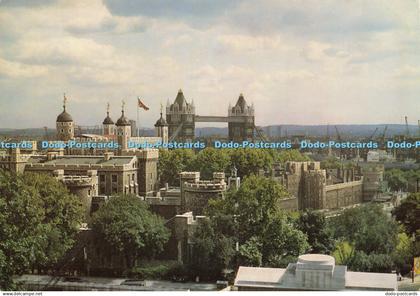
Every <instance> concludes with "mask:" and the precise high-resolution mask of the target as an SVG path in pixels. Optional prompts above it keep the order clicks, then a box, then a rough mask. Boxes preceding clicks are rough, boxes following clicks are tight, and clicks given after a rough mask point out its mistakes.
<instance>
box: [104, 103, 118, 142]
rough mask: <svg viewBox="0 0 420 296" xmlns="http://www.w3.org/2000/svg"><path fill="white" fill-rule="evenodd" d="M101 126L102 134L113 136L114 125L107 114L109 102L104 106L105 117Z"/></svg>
mask: <svg viewBox="0 0 420 296" xmlns="http://www.w3.org/2000/svg"><path fill="white" fill-rule="evenodd" d="M102 126H103V135H104V136H113V135H115V125H114V121H113V120H112V119H111V117H110V116H109V103H108V105H107V108H106V117H105V119H104V121H103V122H102Z"/></svg>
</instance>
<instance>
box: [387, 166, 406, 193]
mask: <svg viewBox="0 0 420 296" xmlns="http://www.w3.org/2000/svg"><path fill="white" fill-rule="evenodd" d="M385 180H386V181H387V182H388V186H389V187H390V188H391V190H393V191H398V190H405V189H406V188H407V178H406V175H405V173H404V172H403V171H401V170H399V169H391V170H389V171H386V172H385Z"/></svg>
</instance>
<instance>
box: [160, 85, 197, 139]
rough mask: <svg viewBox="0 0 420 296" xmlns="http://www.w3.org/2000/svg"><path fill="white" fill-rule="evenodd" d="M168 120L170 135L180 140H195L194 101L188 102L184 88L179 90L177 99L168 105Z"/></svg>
mask: <svg viewBox="0 0 420 296" xmlns="http://www.w3.org/2000/svg"><path fill="white" fill-rule="evenodd" d="M166 122H167V123H168V134H169V137H171V138H172V137H174V138H176V139H177V140H179V141H186V142H191V141H194V138H195V107H194V103H193V102H191V103H188V102H187V100H186V99H185V97H184V93H183V92H182V89H180V90H179V91H178V94H177V95H176V98H175V101H174V102H173V103H172V104H170V105H169V106H167V107H166Z"/></svg>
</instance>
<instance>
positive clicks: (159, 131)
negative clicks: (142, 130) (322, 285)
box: [155, 106, 168, 143]
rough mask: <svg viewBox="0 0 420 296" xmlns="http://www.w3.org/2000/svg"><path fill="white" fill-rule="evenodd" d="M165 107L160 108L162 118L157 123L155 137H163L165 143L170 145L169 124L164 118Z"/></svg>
mask: <svg viewBox="0 0 420 296" xmlns="http://www.w3.org/2000/svg"><path fill="white" fill-rule="evenodd" d="M162 112H163V107H162V106H161V107H160V118H159V119H158V121H156V123H155V136H156V137H161V138H162V142H163V143H168V123H167V122H166V120H165V118H163V116H162V114H163V113H162Z"/></svg>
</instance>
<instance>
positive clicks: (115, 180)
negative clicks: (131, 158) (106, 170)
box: [111, 175, 118, 183]
mask: <svg viewBox="0 0 420 296" xmlns="http://www.w3.org/2000/svg"><path fill="white" fill-rule="evenodd" d="M111 180H112V182H113V183H116V182H118V175H112V177H111Z"/></svg>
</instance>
